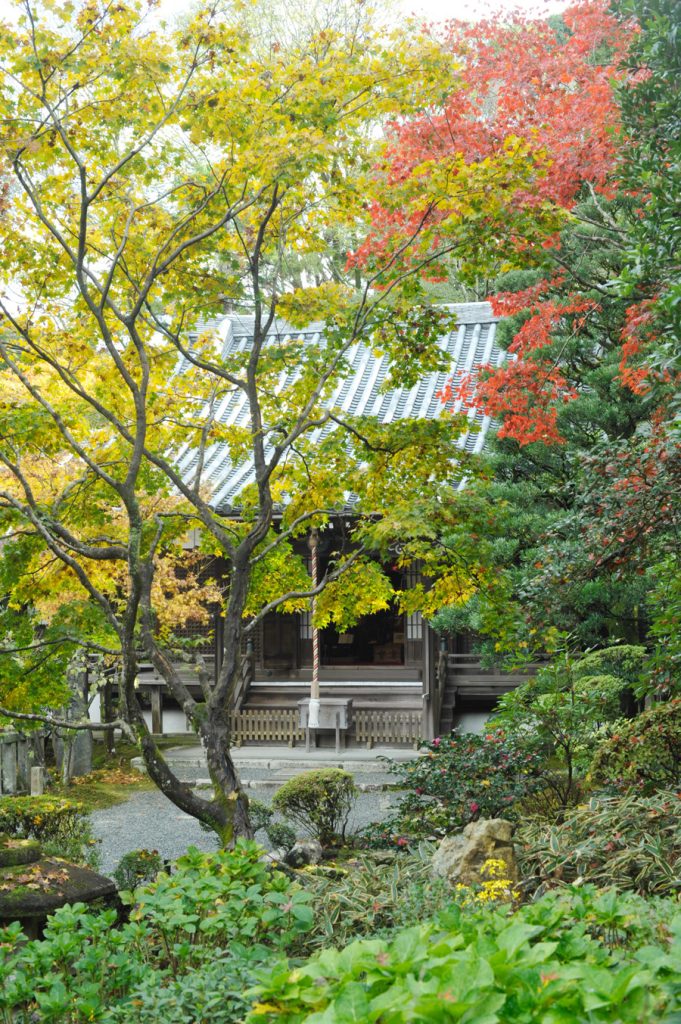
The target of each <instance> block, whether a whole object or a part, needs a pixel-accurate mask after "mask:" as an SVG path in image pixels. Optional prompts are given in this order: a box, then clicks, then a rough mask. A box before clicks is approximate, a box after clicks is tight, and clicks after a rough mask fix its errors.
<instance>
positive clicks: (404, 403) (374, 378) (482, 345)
mask: <svg viewBox="0 0 681 1024" xmlns="http://www.w3.org/2000/svg"><path fill="white" fill-rule="evenodd" d="M449 310H450V311H451V312H452V313H454V314H455V315H456V318H457V323H458V327H457V328H455V329H454V330H453V331H451V332H450V333H449V334H447V335H445V336H443V338H442V339H441V341H440V345H441V347H442V349H443V350H444V351H446V352H447V353H448V354H449V356H450V369H449V372H448V373H429V374H426V375H425V376H424V377H423V378H422V379H421V380H420V381H419V383H418V384H416V385H415V386H414V387H413V388H393V389H391V390H390V391H387V392H381V391H380V387H381V385H382V383H383V381H384V380H385V376H386V373H387V371H388V365H389V360H388V359H387V357H384V356H376V355H375V354H374V353H373V351H372V350H371V349H370V348H368V347H366V346H365V345H362V344H357V345H355V346H353V348H352V349H351V351H350V352H349V353H348V363H349V366H350V372H349V373H348V375H347V376H346V377H345V378H344V379H343V380H342V381H340V382H339V385H338V387H337V388H336V390H335V392H334V394H333V395H332V396H331V397H330V398H329V400H328V402H327V407H332V406H335V407H337V408H339V410H340V411H342V412H345V413H348V414H351V415H369V416H376V417H377V418H378V419H379V420H380V421H381V422H382V423H391V422H394V421H395V420H398V419H402V418H405V417H414V418H417V419H422V418H426V419H434V418H436V417H438V416H439V415H440V414H441V413H442V411H443V405H442V402H441V401H440V399H439V398H438V392H439V391H440V389H441V388H442V387H443V386H444V384H445V383H446V381H447V380H448V379H449V378H452V379H453V381H454V383H457V382H458V381H460V380H461V377H462V376H463V374H465V373H468V372H469V371H470V370H471V369H474V368H475V367H476V366H480V365H481V364H482V363H491V364H492V365H496V366H500V365H501V363H502V362H503V360H504V358H505V353H504V352H503V351H502V350H500V349H499V347H498V345H497V344H496V340H495V333H496V323H497V318H495V317H494V315H493V313H492V309H491V306H490V305H489V303H487V302H471V303H464V304H459V305H454V306H450V307H449ZM322 329H323V325H322V324H318V323H314V324H311V325H310V326H309V327H308V328H306V329H305V330H303V331H296V330H293V329H292V328H291V327H289V326H288V325H287V324H285V323H282V322H278V323H275V324H274V325H273V328H272V330H271V331H270V339H271V343H272V344H277V342H279V341H286V340H288V339H289V338H291V337H294V338H295V337H302V338H309V339H310V341H311V342H312V341H319V339H320V336H321V334H322ZM206 331H214V332H215V333H216V334H217V335H218V337H219V338H221V339H222V340H223V355H224V356H225V357H227V356H229V355H230V354H236V353H237V352H244V351H247V350H248V348H249V347H250V341H251V339H252V335H253V318H252V317H243V316H237V315H234V314H232V315H229V316H225V317H221V318H218V319H216V320H211V321H208V320H206V321H201V322H200V323H198V324H197V327H196V334H199V333H203V332H206ZM296 376H297V373H296V370H295V369H291V370H289V371H288V372H285V373H283V374H282V377H281V378H280V380H279V384H278V387H277V391H280V390H282V389H283V388H286V387H290V386H291V384H292V383H294V382H295V380H296ZM461 405H462V403H461V401H460V400H457V401H456V402H455V403H454V407H453V408H454V410H456V411H459V410H460V409H461ZM206 414H208V409H206ZM216 418H217V419H219V421H220V422H222V423H224V424H234V423H237V424H240V425H243V424H245V423H247V422H248V407H247V403H246V398H245V396H244V394H243V392H241V391H239V390H234V391H231V392H230V393H228V394H226V395H225V396H224V398H222V399H221V402H220V406H219V409H218V410H217V414H216ZM468 419H469V421H470V429H469V430H468V431H467V432H466V433H465V434H463V435H462V436H461V437H459V439H458V441H457V444H458V445H459V447H460V448H462V449H465V450H466V451H467V452H479V451H481V450H482V448H483V446H484V442H485V435H486V433H487V431H488V429H489V427H490V419H489V417H488V416H481V415H480V414H478V413H476V412H475V410H472V409H471V410H469V411H468ZM328 430H329V427H328V426H327V427H325V428H324V429H323V430H322V431H317V432H316V436H317V437H321V436H324V435H325V434H326V433H328ZM196 464H197V456H196V452H195V451H194V450H193V449H192V448H190V447H189V446H187V447H186V448H185V449H184V450H183V451H182V452H181V454H180V467H181V469H182V472H183V474H184V475H185V477H186V479H187V480H190V479H192V478H193V471H195V469H196ZM252 479H253V468H252V465H250V464H248V463H246V464H242V465H238V466H235V465H233V464H232V462H231V460H230V458H229V453H228V449H227V446H226V445H225V444H224V443H217V444H215V445H213V446H212V447H211V448H209V449H208V451H207V452H206V458H205V462H204V470H203V480H202V483H203V484H204V485H205V484H207V485H208V486H209V487H210V488H211V490H212V494H213V503H214V505H215V507H216V508H221V509H227V508H229V507H232V506H234V504H235V503H236V502H237V501H238V496H239V494H240V492H241V491H242V490H243V488H244V487H245V486H247V485H248V484H249V483H250V482H251V481H252Z"/></svg>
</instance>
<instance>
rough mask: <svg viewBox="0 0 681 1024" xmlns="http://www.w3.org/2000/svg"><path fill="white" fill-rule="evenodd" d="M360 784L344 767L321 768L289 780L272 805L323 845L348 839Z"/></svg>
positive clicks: (278, 791) (276, 795) (278, 792)
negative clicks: (346, 836)
mask: <svg viewBox="0 0 681 1024" xmlns="http://www.w3.org/2000/svg"><path fill="white" fill-rule="evenodd" d="M356 797H357V787H356V786H355V781H354V779H353V777H352V775H350V773H349V772H344V771H343V770H342V769H341V768H318V769H315V770H313V771H309V772H303V773H302V774H301V775H296V776H295V777H294V778H292V779H289V781H288V782H285V783H284V785H283V786H282V787H281V788H280V789H278V790H277V792H276V793H275V794H274V798H273V800H272V807H273V808H274V810H275V811H279V813H280V814H282V815H283V816H284V817H285V818H288V819H290V820H291V821H293V822H295V823H296V824H297V825H300V826H301V828H303V829H304V830H305V831H306V832H307V833H308V834H309V835H311V836H313V837H314V838H315V839H318V840H319V842H320V843H321V844H322V846H330V845H332V844H333V843H336V842H338V841H339V840H340V841H342V840H343V839H344V838H345V829H346V826H347V823H348V817H349V815H350V811H351V810H352V806H353V804H354V802H355V799H356Z"/></svg>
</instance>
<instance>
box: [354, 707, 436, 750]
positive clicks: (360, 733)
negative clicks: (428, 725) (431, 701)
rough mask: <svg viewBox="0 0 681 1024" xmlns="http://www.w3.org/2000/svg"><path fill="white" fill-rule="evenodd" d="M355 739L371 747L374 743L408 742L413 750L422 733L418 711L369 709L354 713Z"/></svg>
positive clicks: (421, 723)
mask: <svg viewBox="0 0 681 1024" xmlns="http://www.w3.org/2000/svg"><path fill="white" fill-rule="evenodd" d="M354 721H355V739H356V740H357V742H358V743H366V745H367V747H368V748H369V749H371V747H373V745H374V744H375V743H380V744H384V743H386V744H387V743H390V744H395V743H399V744H407V743H408V744H410V745H411V746H413V748H414V750H416V748H417V747H418V744H419V740H420V739H421V737H422V735H423V716H422V714H421V712H420V711H369V710H366V709H358V710H357V711H355V713H354Z"/></svg>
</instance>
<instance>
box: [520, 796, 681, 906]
mask: <svg viewBox="0 0 681 1024" xmlns="http://www.w3.org/2000/svg"><path fill="white" fill-rule="evenodd" d="M515 841H516V844H517V845H516V849H517V850H518V854H519V860H520V867H521V874H522V875H523V877H524V878H526V879H533V880H534V881H535V882H536V884H537V885H549V886H555V885H565V884H568V883H571V882H574V881H576V880H577V879H582V880H586V881H587V882H593V883H594V884H595V885H600V886H607V885H615V886H617V887H618V888H619V889H632V890H634V891H635V892H638V893H641V894H646V893H659V894H662V893H671V892H674V891H675V890H676V889H678V885H679V882H678V878H679V868H681V798H680V797H679V795H678V793H676V792H659V793H656V794H655V795H654V796H652V797H642V796H640V795H639V794H635V793H634V794H630V795H628V796H623V797H598V798H596V797H594V798H592V799H591V800H590V801H589V802H588V804H585V805H584V806H580V807H576V808H573V809H572V810H570V811H568V813H567V815H566V817H565V819H564V821H563V822H562V823H560V824H556V825H550V824H545V823H538V822H530V823H528V824H526V825H524V826H523V827H521V828H520V829H519V830H518V831H517V832H516V836H515Z"/></svg>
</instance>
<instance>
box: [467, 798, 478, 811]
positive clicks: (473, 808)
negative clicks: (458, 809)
mask: <svg viewBox="0 0 681 1024" xmlns="http://www.w3.org/2000/svg"><path fill="white" fill-rule="evenodd" d="M468 807H469V809H470V812H471V814H475V813H476V812H477V811H479V810H480V804H476V802H475V800H471V802H470V803H469V805H468Z"/></svg>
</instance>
